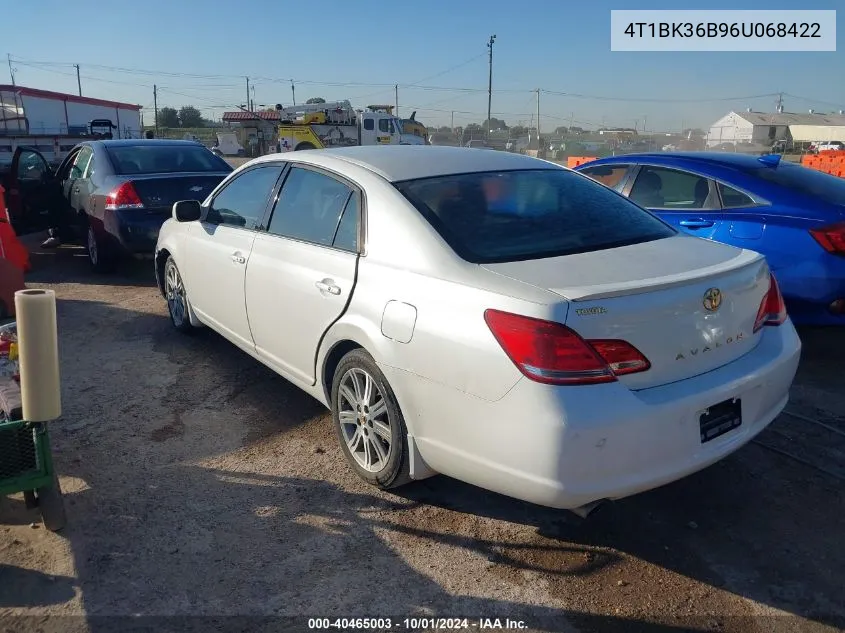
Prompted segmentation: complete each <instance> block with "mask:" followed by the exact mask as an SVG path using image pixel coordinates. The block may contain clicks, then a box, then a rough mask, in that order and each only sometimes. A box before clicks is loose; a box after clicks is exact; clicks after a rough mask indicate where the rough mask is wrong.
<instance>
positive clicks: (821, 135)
mask: <svg viewBox="0 0 845 633" xmlns="http://www.w3.org/2000/svg"><path fill="white" fill-rule="evenodd" d="M780 140H787V141H793V142H795V143H810V142H816V141H843V142H845V114H843V111H842V110H840V111H839V114H822V113H816V112H813V111H812V110H810V112H808V113H807V114H797V113H793V112H772V113H769V112H752V111H745V112H729V113H728V114H726V115H725V116H723V117H722V118H721V119H719V120H718V121H716V122H715V123H714V124H713V125H711V126H710V131H709V132H708V134H707V147H716V146H718V145H722V144H723V143H730V144H736V143H751V144H754V145H760V146H766V147H769V146H771V144H772V143H774V142H775V141H780Z"/></svg>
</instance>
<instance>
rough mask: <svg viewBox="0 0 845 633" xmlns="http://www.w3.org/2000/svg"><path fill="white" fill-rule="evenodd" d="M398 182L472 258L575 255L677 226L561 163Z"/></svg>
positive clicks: (467, 257)
mask: <svg viewBox="0 0 845 633" xmlns="http://www.w3.org/2000/svg"><path fill="white" fill-rule="evenodd" d="M395 186H396V187H397V188H398V189H399V191H401V192H402V194H403V195H404V196H405V197H406V198H407V199H408V200H409V201H410V202H411V203H412V204H413V205H414V206H415V207H416V208H417V209H418V210H419V211H420V213H422V214H423V216H425V218H426V219H427V220H428V221H429V222H430V223H431V224H432V226H433V227H434V228H435V229H436V230H437V231H438V233H440V235H441V236H442V237H443V239H444V240H446V242H448V243H449V245H450V246H451V247H452V248H453V249H454V250H455V252H456V253H458V255H460V256H461V257H462V258H463V259H465V260H467V261H470V262H474V263H493V262H506V261H518V260H527V259H541V258H545V257H556V256H560V255H571V254H575V253H584V252H589V251H598V250H603V249H608V248H615V247H619V246H626V245H629V244H637V243H640V242H648V241H651V240H657V239H662V238H665V237H671V236H672V235H675V234H676V231H675V230H674V229H672V228H670V227H669V226H667V225H666V224H664V223H663V222H662V221H660V220H658V219H657V218H656V217H655V216H653V215H651V214H650V213H649V212H647V211H645V210H644V209H642V208H641V207H639V206H637V205H635V204H634V203H632V202H630V201H629V200H627V199H626V198H624V197H622V196H621V195H619V194H617V193H615V192H613V191H611V190H610V189H607V188H606V187H604V186H603V185H600V184H598V183H596V182H594V181H592V180H590V179H589V178H587V177H586V176H582V175H581V174H577V173H575V172H570V171H565V170H562V169H560V170H558V169H542V170H521V171H505V172H482V173H476V174H462V175H455V176H440V177H436V178H426V179H421V180H408V181H404V182H400V183H396V184H395Z"/></svg>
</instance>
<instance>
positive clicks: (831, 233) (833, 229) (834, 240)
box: [810, 222, 845, 255]
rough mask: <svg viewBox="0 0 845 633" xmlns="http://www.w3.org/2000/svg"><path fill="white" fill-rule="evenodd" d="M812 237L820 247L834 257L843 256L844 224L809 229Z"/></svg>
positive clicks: (844, 242) (844, 245)
mask: <svg viewBox="0 0 845 633" xmlns="http://www.w3.org/2000/svg"><path fill="white" fill-rule="evenodd" d="M810 235H812V236H813V237H814V238H815V239H816V241H817V242H818V243H819V244H820V245H821V247H822V248H823V249H824V250H826V251H827V252H828V253H833V254H834V255H845V222H839V223H838V224H831V225H830V226H823V227H821V228H819V229H811V230H810Z"/></svg>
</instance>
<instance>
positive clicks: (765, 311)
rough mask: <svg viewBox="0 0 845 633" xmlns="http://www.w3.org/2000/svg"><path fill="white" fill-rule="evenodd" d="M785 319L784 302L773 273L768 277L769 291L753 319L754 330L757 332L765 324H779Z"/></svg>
mask: <svg viewBox="0 0 845 633" xmlns="http://www.w3.org/2000/svg"><path fill="white" fill-rule="evenodd" d="M784 321H786V304H785V303H784V302H783V295H782V294H781V293H780V288H779V287H778V282H777V280H776V279H775V276H774V275H771V276H770V277H769V291H768V292H767V293H766V296H765V297H763V301H761V302H760V309H759V310H757V319H756V320H755V321H754V331H755V332H758V331H759V330H760V329H761V328H762V327H763V326H765V325H780V324H781V323H783V322H784Z"/></svg>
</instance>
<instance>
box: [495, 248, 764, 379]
mask: <svg viewBox="0 0 845 633" xmlns="http://www.w3.org/2000/svg"><path fill="white" fill-rule="evenodd" d="M484 268H486V269H487V270H490V271H492V272H495V273H497V274H501V275H504V276H507V277H510V278H513V279H516V280H519V281H522V282H524V283H529V284H532V285H535V286H538V287H542V288H545V289H547V290H549V291H551V292H554V293H556V294H558V295H560V296H561V297H563V298H564V299H566V300H567V301H568V302H569V303H570V305H569V309H568V312H567V317H566V323H565V325H566V326H567V327H569V328H571V329H573V330H575V331H576V332H577V333H578V334H579V335H581V336H582V337H583V338H585V339H588V340H589V339H621V340H624V341H627V342H628V343H630V344H631V345H633V346H634V347H636V348H637V349H638V350H639V351H640V352H642V353H643V354H644V355H645V356H646V358H648V360H649V362H650V363H651V367H650V369H648V370H647V371H644V372H641V373H633V374H628V375H625V376H621V377H620V381H622V382H624V383H625V384H626V385H628V386H629V387H630V388H631V389H646V388H649V387H655V386H658V385H663V384H667V383H671V382H675V381H678V380H684V379H686V378H690V377H693V376H696V375H699V374H702V373H705V372H708V371H712V370H713V369H716V368H718V367H720V366H723V365H726V364H728V363H730V362H732V361H734V360H736V359H737V358H739V357H741V356H743V355H745V354H747V353H748V352H749V351H751V350H752V349H753V348H754V347H755V346H756V344H757V342H758V341H759V336H760V335H759V333H755V332H754V323H755V320H756V317H757V312H758V310H759V308H760V303H761V302H762V300H763V298H764V296H765V295H766V293H767V291H768V288H769V269H768V266H767V264H766V262H765V259H764V258H763V257H762V256H761V255H759V254H758V253H755V252H753V251H747V250H740V249H736V248H733V247H730V246H727V245H723V244H718V243H713V242H709V241H705V240H700V239H697V238H692V237H684V236H677V237H672V238H667V239H662V240H657V241H652V242H646V243H642V244H635V245H632V246H625V247H622V248H617V249H609V250H601V251H594V252H592V253H582V254H577V255H569V256H564V257H557V258H549V259H543V260H531V261H523V262H509V263H502V264H487V265H484Z"/></svg>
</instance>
